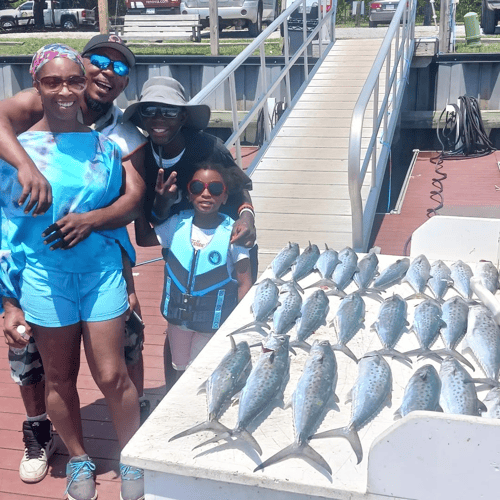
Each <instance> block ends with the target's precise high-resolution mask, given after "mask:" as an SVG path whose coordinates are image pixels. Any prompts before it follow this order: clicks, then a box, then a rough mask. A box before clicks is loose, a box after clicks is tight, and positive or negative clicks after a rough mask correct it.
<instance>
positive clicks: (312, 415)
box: [254, 340, 339, 474]
mask: <svg viewBox="0 0 500 500" xmlns="http://www.w3.org/2000/svg"><path fill="white" fill-rule="evenodd" d="M337 378H338V373H337V361H336V359H335V354H334V352H333V350H332V347H331V346H330V342H328V340H315V341H314V342H313V344H312V346H311V350H310V352H309V356H308V358H307V360H306V363H305V365H304V370H303V372H302V376H301V377H300V379H299V381H298V383H297V387H296V388H295V391H294V392H293V395H292V397H291V401H290V402H289V403H287V405H286V407H285V408H288V407H290V406H291V407H292V411H293V423H294V430H295V440H294V442H293V443H292V444H291V445H289V446H287V447H286V448H284V449H283V450H281V451H279V452H278V453H276V454H274V455H273V456H272V457H270V458H268V459H267V460H265V461H264V462H262V463H261V464H260V465H259V466H257V467H256V468H255V470H254V472H256V471H258V470H261V469H264V468H266V467H269V466H270V465H273V464H275V463H278V462H282V461H283V460H287V459H289V458H308V459H310V460H312V461H313V462H315V463H316V464H318V465H319V466H320V467H322V468H323V469H325V470H326V471H327V472H328V473H329V474H331V473H332V470H331V468H330V466H329V465H328V463H327V462H326V460H325V459H324V458H323V457H322V456H321V455H320V454H319V453H318V452H317V451H315V450H314V449H313V448H312V447H311V446H310V444H309V440H310V438H311V436H313V435H314V433H315V432H316V431H317V430H318V427H319V426H320V425H321V423H322V422H323V420H324V418H325V416H326V414H327V413H328V412H329V411H330V410H332V409H335V410H339V408H338V406H337V402H338V397H337V396H336V394H335V388H336V386H337Z"/></svg>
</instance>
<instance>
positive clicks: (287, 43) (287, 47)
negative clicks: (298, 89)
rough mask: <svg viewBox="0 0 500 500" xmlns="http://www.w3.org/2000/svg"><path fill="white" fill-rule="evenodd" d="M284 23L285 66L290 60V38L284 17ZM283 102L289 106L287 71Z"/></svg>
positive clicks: (289, 94) (289, 91) (290, 98)
mask: <svg viewBox="0 0 500 500" xmlns="http://www.w3.org/2000/svg"><path fill="white" fill-rule="evenodd" d="M283 25H284V27H285V28H284V37H285V66H288V63H289V62H290V38H289V36H288V19H285V22H284V23H283ZM285 101H286V102H285V104H286V107H287V108H288V107H290V103H291V102H292V92H291V90H290V73H289V72H288V73H287V74H286V76H285Z"/></svg>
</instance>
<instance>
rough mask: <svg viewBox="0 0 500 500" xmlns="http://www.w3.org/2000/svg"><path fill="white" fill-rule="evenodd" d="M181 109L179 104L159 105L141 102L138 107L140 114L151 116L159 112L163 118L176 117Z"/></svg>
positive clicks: (145, 116)
mask: <svg viewBox="0 0 500 500" xmlns="http://www.w3.org/2000/svg"><path fill="white" fill-rule="evenodd" d="M181 111H182V108H181V107H180V106H159V105H157V104H143V105H142V106H140V108H139V112H140V113H141V116H143V117H144V118H153V117H154V116H156V114H157V113H160V114H161V116H162V117H163V118H177V117H178V116H179V114H180V112H181Z"/></svg>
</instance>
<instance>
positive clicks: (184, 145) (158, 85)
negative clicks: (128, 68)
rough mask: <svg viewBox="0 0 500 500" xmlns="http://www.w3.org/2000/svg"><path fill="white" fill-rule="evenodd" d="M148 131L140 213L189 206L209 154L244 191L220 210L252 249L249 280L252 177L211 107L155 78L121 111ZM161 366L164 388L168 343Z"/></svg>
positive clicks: (155, 218)
mask: <svg viewBox="0 0 500 500" xmlns="http://www.w3.org/2000/svg"><path fill="white" fill-rule="evenodd" d="M123 118H124V120H130V121H131V122H132V123H134V124H135V125H137V126H138V127H140V128H142V129H143V130H145V131H146V132H147V133H148V135H149V144H148V146H147V147H146V158H145V163H144V164H145V170H146V200H145V203H144V216H145V218H146V220H147V221H148V222H150V223H153V224H157V223H159V222H161V221H163V220H165V219H167V218H168V217H169V216H170V215H174V214H178V213H180V212H181V211H182V210H185V209H187V208H190V204H189V200H188V197H187V194H188V193H187V184H188V182H189V180H190V179H191V178H192V176H193V174H194V170H195V165H196V164H198V163H200V162H203V161H204V160H206V159H207V158H209V157H210V158H212V159H214V161H216V162H217V163H219V164H221V165H222V166H224V167H225V168H226V169H227V173H228V175H229V176H230V177H232V178H233V179H234V180H235V184H236V185H239V186H243V187H244V189H242V190H240V191H238V192H236V193H233V194H232V195H231V196H229V198H228V200H227V202H226V204H225V205H223V207H221V212H223V213H224V214H226V215H229V216H230V217H231V218H232V219H233V220H235V223H234V226H233V230H232V235H231V243H235V244H237V245H240V246H245V247H248V248H251V250H250V260H251V264H252V275H253V276H252V278H253V281H255V279H256V275H257V267H258V262H257V245H255V238H256V232H255V213H254V210H253V206H252V200H251V198H250V194H249V193H248V191H249V190H250V189H252V181H251V180H250V178H249V177H248V176H247V175H246V174H245V173H244V172H243V171H242V170H241V169H240V168H239V167H238V165H237V164H236V163H235V161H234V159H233V157H232V155H231V153H230V152H229V151H228V150H227V148H226V147H225V146H224V144H223V143H222V141H221V140H220V139H218V138H216V137H214V136H212V135H210V134H207V133H206V132H203V130H204V129H206V128H207V126H208V122H209V119H210V108H209V107H208V106H207V105H205V104H198V105H193V104H190V103H189V102H188V101H187V99H186V95H185V91H184V88H183V87H182V85H181V84H180V83H179V82H178V81H177V80H175V79H173V78H169V77H162V76H156V77H153V78H150V79H149V80H148V81H147V82H146V83H145V84H144V86H143V88H142V92H141V97H140V99H139V101H138V102H136V103H133V104H131V105H129V106H128V108H127V109H126V110H125V112H124V114H123ZM164 367H165V381H166V386H167V391H168V390H169V389H170V388H171V386H172V385H173V384H174V383H175V381H176V379H177V377H176V372H175V371H174V370H173V369H172V363H171V355H170V349H169V343H168V342H167V341H165V346H164Z"/></svg>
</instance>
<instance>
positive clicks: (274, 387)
mask: <svg viewBox="0 0 500 500" xmlns="http://www.w3.org/2000/svg"><path fill="white" fill-rule="evenodd" d="M288 344H289V337H288V335H280V336H274V335H273V336H270V337H269V338H268V342H267V343H266V345H265V346H264V347H265V349H264V352H263V353H262V354H261V355H260V357H259V359H258V360H257V362H256V363H255V366H254V367H253V369H252V371H251V372H250V375H249V376H248V379H247V382H246V384H245V386H244V387H243V389H242V391H241V393H240V396H239V406H238V421H237V423H236V426H235V428H234V429H232V430H226V431H224V432H221V433H219V434H216V435H215V436H214V437H213V438H211V439H209V440H207V441H205V442H203V443H201V444H198V445H197V446H195V448H194V449H196V448H199V447H200V446H204V445H206V444H210V443H216V442H218V441H221V440H222V439H225V440H227V441H228V442H232V441H233V439H234V440H238V439H243V440H244V441H245V442H247V443H248V444H249V445H250V446H251V447H252V448H253V449H254V450H255V451H256V452H257V453H258V454H259V455H262V449H261V447H260V445H259V443H258V442H257V441H256V439H255V438H254V437H253V436H252V434H251V432H250V431H249V427H250V425H251V424H254V423H255V421H256V420H257V419H258V418H259V417H260V418H261V417H262V416H263V415H265V414H266V412H267V411H268V410H269V409H271V408H273V407H275V406H281V407H283V406H284V403H283V392H284V390H285V387H286V385H287V383H288V379H289V371H290V357H289V353H288V348H289V345H288Z"/></svg>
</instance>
